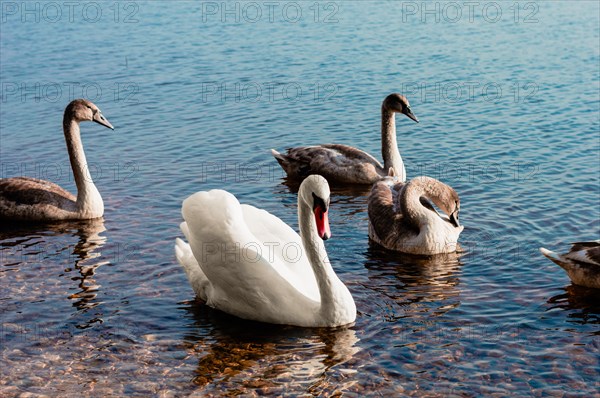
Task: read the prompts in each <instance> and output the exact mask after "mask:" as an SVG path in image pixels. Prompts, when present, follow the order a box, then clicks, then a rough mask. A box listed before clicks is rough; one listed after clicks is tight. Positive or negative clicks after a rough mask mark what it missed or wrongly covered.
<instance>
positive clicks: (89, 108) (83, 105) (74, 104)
mask: <svg viewBox="0 0 600 398" xmlns="http://www.w3.org/2000/svg"><path fill="white" fill-rule="evenodd" d="M67 118H70V119H72V120H76V121H77V122H96V123H98V124H101V125H103V126H104V127H108V128H109V129H112V130H114V129H115V128H114V127H113V125H112V124H110V122H109V121H108V120H107V119H106V118H105V117H104V115H103V114H102V111H101V110H100V108H98V107H97V106H96V105H95V104H94V103H93V102H91V101H88V100H86V99H82V98H80V99H76V100H73V101H71V103H70V104H69V105H67V108H66V109H65V119H67Z"/></svg>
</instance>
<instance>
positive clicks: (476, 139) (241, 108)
mask: <svg viewBox="0 0 600 398" xmlns="http://www.w3.org/2000/svg"><path fill="white" fill-rule="evenodd" d="M36 4H37V5H36ZM53 4H54V5H52V4H50V5H48V3H37V2H32V3H30V4H28V5H27V6H28V7H29V8H28V9H27V10H29V11H27V10H25V9H24V8H23V7H25V6H24V5H23V4H22V3H21V2H16V3H10V4H9V3H7V2H3V3H2V24H1V25H0V27H1V32H0V33H1V51H0V56H1V63H0V80H1V85H2V99H1V108H0V115H1V117H0V132H1V151H0V154H1V165H2V177H10V176H16V175H20V174H24V175H29V176H33V177H40V178H45V179H49V180H52V181H55V182H57V183H59V184H61V185H63V186H65V187H66V188H68V189H70V190H74V189H75V188H74V184H73V181H72V177H71V172H70V169H69V166H68V158H67V156H66V151H65V145H64V141H63V136H62V132H61V120H62V112H63V109H64V107H65V105H66V104H67V103H68V102H69V101H70V100H71V99H73V98H76V97H82V96H86V97H88V98H90V99H92V100H93V101H94V102H95V103H96V104H97V105H98V106H99V107H100V108H101V109H102V110H103V112H104V114H105V115H106V116H107V118H108V119H109V120H110V121H111V122H112V123H113V124H114V125H115V126H116V128H117V129H116V130H115V131H114V132H112V131H110V130H108V129H104V128H102V127H100V126H97V125H92V124H89V123H88V124H84V125H82V131H83V139H84V144H85V148H86V153H87V157H88V161H89V163H90V164H91V171H92V174H93V176H94V178H95V181H96V184H97V186H98V187H99V190H100V192H101V193H102V195H103V198H104V202H105V207H106V212H105V217H104V220H100V221H95V222H86V223H70V224H64V225H56V226H52V227H36V228H23V229H15V227H14V226H10V225H3V226H2V231H1V232H0V249H1V251H0V256H1V264H2V266H1V269H0V286H1V287H2V289H1V291H0V395H2V396H13V395H19V394H21V393H23V392H29V393H46V394H59V395H61V396H81V394H82V393H85V394H86V395H91V396H98V397H105V396H111V395H114V396H122V395H132V394H139V395H143V396H151V395H161V396H181V395H187V394H190V393H193V394H196V395H197V396H204V395H221V394H222V395H227V394H230V395H235V394H248V395H250V396H252V395H255V394H261V395H263V394H273V395H280V394H283V395H290V396H297V395H301V396H310V395H332V394H337V393H344V394H345V395H346V394H347V395H348V396H364V395H366V394H368V395H383V396H392V395H427V396H480V395H481V394H496V395H498V396H504V395H511V394H513V395H519V396H523V395H533V396H540V395H546V394H549V395H552V396H563V395H565V396H577V395H579V396H586V397H589V396H599V394H600V393H599V390H600V382H599V380H600V377H599V373H600V364H599V359H598V358H599V356H598V352H599V349H600V340H599V336H600V296H599V295H598V293H594V292H593V291H590V290H587V289H583V288H578V287H575V286H572V285H571V283H570V281H569V279H568V278H567V276H566V274H565V273H564V272H563V271H562V270H561V269H560V268H559V267H557V266H555V265H554V264H552V263H550V262H549V261H547V260H546V259H544V258H543V257H542V256H541V254H540V253H539V252H538V247H539V246H542V245H544V246H546V247H549V248H553V249H559V250H561V249H566V248H567V247H568V242H571V241H576V240H588V239H598V237H599V235H600V222H599V219H600V202H599V199H598V198H599V195H600V134H599V131H600V120H599V117H600V116H599V115H600V111H599V103H600V97H599V93H600V71H599V66H598V65H599V62H600V55H599V49H598V41H599V37H600V31H599V30H600V20H599V18H600V17H599V12H600V11H599V5H598V3H597V2H595V1H589V2H587V1H574V2H568V3H567V2H516V3H515V2H499V3H486V2H482V3H480V5H479V6H474V7H475V8H474V9H472V10H469V8H468V7H467V6H463V7H462V8H461V9H459V8H457V6H456V4H457V3H444V2H439V3H433V2H432V3H429V4H428V7H429V8H428V10H429V11H431V10H433V12H432V13H426V12H425V11H427V10H423V9H421V7H422V4H421V2H387V3H380V4H378V3H374V2H368V3H367V2H364V3H362V2H343V3H341V2H320V3H316V4H315V3H314V2H298V3H285V2H280V3H279V5H277V6H276V8H269V7H275V6H266V5H264V4H263V3H260V2H259V3H244V2H242V3H234V2H231V3H228V4H227V5H226V7H228V8H227V9H226V10H223V9H221V8H222V7H223V5H222V4H221V3H220V2H216V3H212V2H205V3H188V2H169V3H167V2H164V3H161V2H149V3H143V2H121V3H85V2H84V3H78V4H79V5H77V6H75V8H74V9H73V10H72V16H70V10H69V8H68V7H67V6H66V5H64V4H63V3H61V2H57V3H56V2H55V3H53ZM236 4H237V5H236ZM436 4H437V5H436ZM458 4H462V3H460V2H459V3H458ZM36 7H37V8H36ZM236 7H237V8H236ZM436 7H437V8H436ZM484 7H486V8H485V9H484ZM284 8H285V9H284ZM31 10H33V11H31ZM317 10H318V12H317ZM436 10H437V11H436ZM223 11H225V14H222V12H223ZM259 12H260V15H259ZM298 12H300V13H301V16H299V15H300V14H298ZM459 12H460V14H458V13H459ZM99 13H100V14H99ZM470 15H472V18H471V17H470ZM57 18H58V19H60V20H59V21H58V22H56V23H53V22H52V21H55V20H57ZM236 18H237V19H238V21H236V20H235V19H236ZM436 18H437V20H436ZM36 19H37V21H36ZM224 19H225V20H224ZM296 19H299V20H298V21H296V22H294V21H295V20H296ZM96 20H97V21H96ZM496 20H497V21H496ZM94 21H95V22H94ZM394 91H399V92H404V93H405V94H406V95H407V96H408V98H409V99H410V101H411V105H412V108H413V110H414V112H415V114H416V115H417V116H418V117H419V118H420V119H421V123H420V124H415V123H412V122H411V121H409V120H408V119H406V118H400V119H398V134H399V145H400V150H401V152H402V155H403V157H404V159H405V162H406V166H407V172H408V174H409V177H415V176H417V175H422V174H426V175H430V176H432V177H435V178H438V179H441V180H442V181H444V182H446V183H448V184H450V185H452V186H453V187H454V188H455V189H456V190H457V191H458V192H459V194H460V196H461V200H462V206H461V207H462V211H461V217H462V218H461V221H462V223H463V224H464V225H465V226H466V227H465V230H464V232H463V234H462V235H461V239H460V240H461V243H462V245H463V247H465V249H466V253H465V254H462V255H460V256H456V255H452V256H442V257H437V258H431V259H423V258H414V257H408V256H402V255H397V254H393V253H386V252H384V251H382V250H380V249H378V248H376V247H372V246H370V245H369V242H368V239H367V214H366V196H365V195H366V193H365V192H360V191H337V192H334V195H333V197H332V205H331V216H330V217H331V220H330V221H331V227H332V232H333V239H331V240H330V241H328V242H327V249H328V251H329V253H330V258H331V261H332V264H333V265H334V268H335V269H336V271H337V272H338V274H339V275H340V277H341V279H342V280H343V281H344V282H345V283H346V284H347V285H348V287H349V288H350V290H351V292H352V294H353V296H354V298H355V301H356V304H357V308H358V311H359V313H358V318H357V320H356V323H355V324H354V325H351V326H349V327H343V328H338V329H334V330H327V329H299V328H293V327H278V326H269V325H263V324H255V323H249V322H244V321H240V320H237V319H234V318H231V317H229V316H227V315H225V314H222V313H220V312H217V311H214V310H211V309H210V308H208V307H206V306H204V305H203V304H202V303H199V302H196V301H195V299H194V293H193V291H192V289H191V288H190V286H189V284H188V283H187V280H186V278H185V275H184V273H183V270H182V269H181V268H180V267H179V266H178V264H177V263H176V261H175V258H174V254H173V244H174V239H175V237H177V236H180V232H179V230H178V224H179V222H180V221H181V216H180V205H181V201H182V200H183V199H184V198H186V197H187V196H188V195H190V194H191V193H193V192H196V191H198V190H206V189H211V188H217V187H218V188H225V189H228V190H230V191H231V192H233V193H234V194H235V195H237V196H238V197H239V198H240V199H241V201H242V202H244V203H250V204H253V205H257V206H260V207H262V208H265V209H267V210H269V211H270V212H272V213H274V214H276V215H277V216H279V217H280V218H282V219H283V220H284V221H286V222H288V223H290V225H292V226H294V227H295V228H296V227H297V220H296V204H295V203H296V195H295V193H294V187H292V186H288V185H286V184H285V181H284V180H283V175H282V172H281V171H280V170H279V168H278V166H277V164H276V163H275V161H274V160H273V159H272V158H271V157H270V155H269V153H268V149H269V148H278V149H284V148H285V147H287V146H292V145H297V144H310V143H323V142H344V143H348V144H352V145H355V146H358V147H361V148H363V149H365V150H368V151H369V152H371V153H372V154H374V155H376V156H377V157H380V153H379V150H380V149H379V148H380V141H379V123H380V121H379V120H380V114H379V107H380V104H381V101H382V99H383V98H384V97H385V96H386V95H387V94H388V93H390V92H394Z"/></svg>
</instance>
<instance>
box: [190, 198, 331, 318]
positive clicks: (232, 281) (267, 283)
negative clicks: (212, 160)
mask: <svg viewBox="0 0 600 398" xmlns="http://www.w3.org/2000/svg"><path fill="white" fill-rule="evenodd" d="M182 212H183V217H184V219H185V220H186V225H187V227H188V239H189V243H190V247H191V250H192V253H193V255H194V258H195V259H196V260H197V262H198V264H199V265H200V268H201V269H202V271H203V273H204V275H205V276H206V278H207V279H208V281H209V282H210V289H208V290H207V298H206V301H207V304H209V305H211V306H212V307H215V308H218V309H221V310H223V311H225V312H228V313H230V314H232V315H236V316H239V317H241V318H246V319H254V320H259V321H263V322H272V323H294V321H297V319H298V318H303V317H310V316H313V315H314V311H316V309H317V308H318V306H319V303H318V302H316V301H314V300H311V299H310V298H309V297H307V295H305V294H303V293H302V292H301V289H298V283H297V281H295V280H294V275H293V274H291V273H290V272H289V267H279V265H280V264H279V263H275V262H273V263H271V262H269V261H268V260H269V259H268V258H265V256H264V255H263V253H265V252H266V250H267V248H266V247H265V246H264V244H263V242H262V241H261V239H259V238H258V237H256V236H254V235H253V233H252V232H251V230H250V229H249V227H248V225H247V224H246V221H245V217H244V214H243V212H244V211H243V210H242V207H241V205H240V204H239V202H238V201H237V199H236V198H235V197H234V196H233V195H231V194H230V193H228V192H225V191H222V190H213V191H208V192H198V193H196V194H194V195H192V196H190V197H189V198H188V199H186V200H185V201H184V203H183V210H182ZM279 221H280V220H279ZM270 225H271V224H270ZM299 287H300V288H301V286H299ZM307 322H308V321H307Z"/></svg>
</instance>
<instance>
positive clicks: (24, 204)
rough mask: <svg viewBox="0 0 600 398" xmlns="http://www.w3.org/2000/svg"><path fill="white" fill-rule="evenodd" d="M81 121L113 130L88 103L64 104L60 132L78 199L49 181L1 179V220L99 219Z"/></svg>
mask: <svg viewBox="0 0 600 398" xmlns="http://www.w3.org/2000/svg"><path fill="white" fill-rule="evenodd" d="M83 121H93V122H96V123H99V124H101V125H103V126H105V127H108V128H110V129H114V128H113V126H112V125H111V124H110V123H109V122H108V120H106V118H105V117H104V116H103V115H102V112H100V109H98V107H97V106H96V105H94V104H93V103H91V102H90V101H87V100H84V99H77V100H74V101H72V102H71V103H70V104H69V105H67V107H66V109H65V114H64V117H63V131H64V134H65V141H66V143H67V150H68V152H69V160H70V161H71V168H72V169H73V176H74V178H75V184H76V185H77V197H75V196H74V195H73V194H71V193H70V192H68V191H66V190H64V189H63V188H61V187H60V186H58V185H56V184H54V183H52V182H50V181H44V180H39V179H37V178H30V177H14V178H3V179H0V219H9V220H16V221H35V222H44V221H59V220H74V219H92V218H98V217H102V215H103V214H104V203H103V202H102V197H101V196H100V193H99V192H98V189H97V188H96V186H95V185H94V182H93V181H92V178H91V176H90V175H89V172H87V171H86V167H87V162H86V159H85V153H84V152H83V145H82V143H81V136H80V132H79V123H80V122H83Z"/></svg>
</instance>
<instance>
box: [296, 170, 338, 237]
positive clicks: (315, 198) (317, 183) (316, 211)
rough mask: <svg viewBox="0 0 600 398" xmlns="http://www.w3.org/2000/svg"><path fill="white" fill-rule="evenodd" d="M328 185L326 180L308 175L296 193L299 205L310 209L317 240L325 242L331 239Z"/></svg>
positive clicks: (318, 176)
mask: <svg viewBox="0 0 600 398" xmlns="http://www.w3.org/2000/svg"><path fill="white" fill-rule="evenodd" d="M330 195H331V193H330V191H329V184H328V183H327V180H326V179H325V178H323V177H321V176H320V175H316V174H313V175H310V176H308V177H306V179H305V180H304V181H302V184H301V185H300V189H299V191H298V198H299V201H300V202H301V204H304V205H305V206H308V207H309V208H310V209H312V213H313V215H314V218H315V224H316V227H317V234H318V235H319V238H321V239H323V240H327V239H329V238H331V230H330V229H329V215H328V214H329V201H330Z"/></svg>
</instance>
